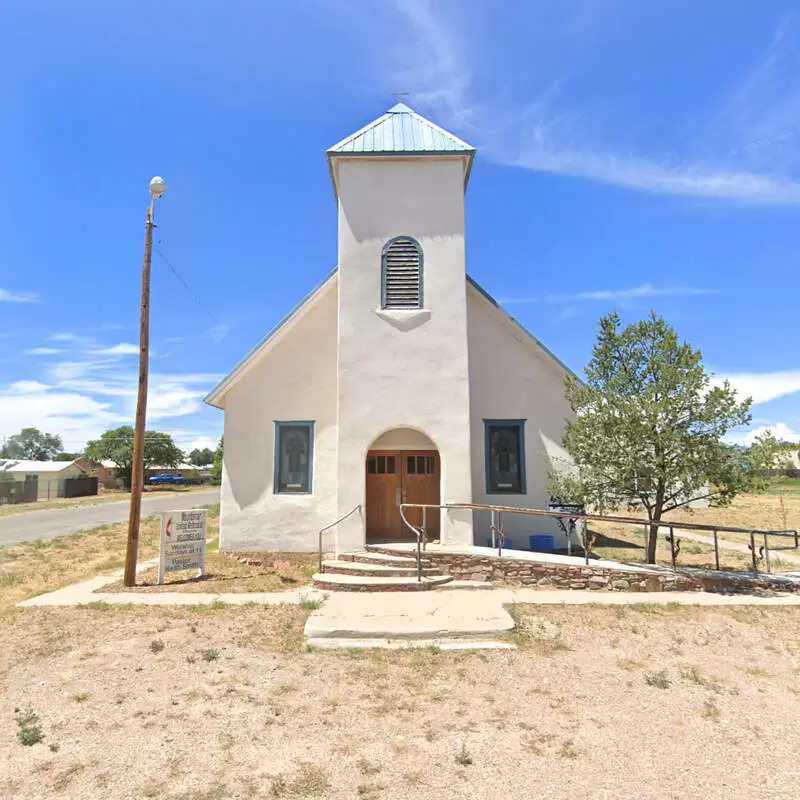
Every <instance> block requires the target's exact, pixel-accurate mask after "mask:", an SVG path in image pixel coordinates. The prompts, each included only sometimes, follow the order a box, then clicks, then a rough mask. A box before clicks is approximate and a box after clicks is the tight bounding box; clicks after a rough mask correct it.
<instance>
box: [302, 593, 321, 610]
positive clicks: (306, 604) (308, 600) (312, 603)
mask: <svg viewBox="0 0 800 800" xmlns="http://www.w3.org/2000/svg"><path fill="white" fill-rule="evenodd" d="M323 602H324V600H322V599H320V598H317V597H306V596H303V597H301V598H300V608H302V609H304V610H305V611H316V610H317V609H318V608H322V604H323Z"/></svg>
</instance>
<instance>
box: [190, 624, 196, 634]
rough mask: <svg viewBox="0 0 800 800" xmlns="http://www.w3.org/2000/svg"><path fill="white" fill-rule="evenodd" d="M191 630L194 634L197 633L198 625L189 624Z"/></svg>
mask: <svg viewBox="0 0 800 800" xmlns="http://www.w3.org/2000/svg"><path fill="white" fill-rule="evenodd" d="M189 630H190V631H191V632H192V633H197V623H196V622H190V623H189Z"/></svg>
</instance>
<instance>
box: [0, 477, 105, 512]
mask: <svg viewBox="0 0 800 800" xmlns="http://www.w3.org/2000/svg"><path fill="white" fill-rule="evenodd" d="M96 494H97V478H96V477H93V476H90V475H85V476H81V477H77V478H49V479H45V480H25V481H16V480H15V481H0V505H4V504H17V503H36V502H47V501H48V500H57V499H59V498H64V497H89V496H91V495H96Z"/></svg>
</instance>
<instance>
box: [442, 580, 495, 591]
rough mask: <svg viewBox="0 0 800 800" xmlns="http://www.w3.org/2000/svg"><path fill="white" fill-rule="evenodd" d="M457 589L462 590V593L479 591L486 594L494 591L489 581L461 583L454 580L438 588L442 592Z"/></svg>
mask: <svg viewBox="0 0 800 800" xmlns="http://www.w3.org/2000/svg"><path fill="white" fill-rule="evenodd" d="M455 589H461V590H462V591H464V590H466V591H473V592H474V591H478V592H485V591H487V590H488V591H491V590H492V589H494V586H492V584H491V582H489V581H459V580H452V581H450V582H449V583H445V584H443V585H442V586H439V587H438V590H439V591H440V592H445V591H453V590H455Z"/></svg>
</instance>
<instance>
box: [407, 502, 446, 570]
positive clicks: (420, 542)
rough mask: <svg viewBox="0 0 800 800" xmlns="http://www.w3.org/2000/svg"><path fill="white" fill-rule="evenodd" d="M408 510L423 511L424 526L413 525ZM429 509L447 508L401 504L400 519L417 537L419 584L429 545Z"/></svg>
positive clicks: (421, 504) (420, 504)
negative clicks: (424, 556) (423, 559)
mask: <svg viewBox="0 0 800 800" xmlns="http://www.w3.org/2000/svg"><path fill="white" fill-rule="evenodd" d="M407 508H421V509H422V525H421V526H417V525H412V524H411V523H410V522H409V521H408V519H407V518H406V511H405V510H406V509H407ZM429 508H446V506H432V505H428V504H425V503H400V519H402V520H403V522H404V523H405V524H406V526H407V527H408V528H409V529H410V530H411V532H412V533H413V534H414V535H415V536H416V537H417V553H416V556H417V583H422V550H423V549H424V546H425V545H427V543H428V524H427V523H428V516H427V511H428V509H429Z"/></svg>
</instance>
